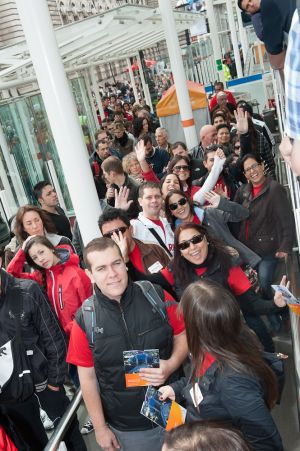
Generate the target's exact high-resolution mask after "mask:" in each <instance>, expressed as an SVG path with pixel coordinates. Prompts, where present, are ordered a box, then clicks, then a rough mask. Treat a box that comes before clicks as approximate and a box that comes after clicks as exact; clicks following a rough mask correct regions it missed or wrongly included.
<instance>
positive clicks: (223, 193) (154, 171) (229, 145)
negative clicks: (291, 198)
mask: <svg viewBox="0 0 300 451" xmlns="http://www.w3.org/2000/svg"><path fill="white" fill-rule="evenodd" d="M222 92H223V91H221V93H222ZM218 97H222V98H221V99H219V100H220V101H218ZM223 97H224V96H223V95H222V96H219V94H218V96H217V109H216V112H215V116H214V119H216V118H218V119H219V120H220V119H221V120H222V119H223V118H225V122H226V123H225V126H224V124H223V123H219V124H218V125H217V128H216V127H215V126H214V125H206V126H204V127H203V128H202V130H201V131H200V137H201V142H200V144H199V147H197V148H196V149H192V150H191V151H190V152H189V151H188V150H187V148H186V146H185V144H184V143H181V142H177V143H174V144H173V145H170V143H169V137H168V135H167V134H165V133H164V130H162V129H160V130H158V129H157V130H158V133H157V134H156V133H155V137H156V138H157V143H158V147H153V142H154V139H153V136H151V134H149V130H150V121H151V117H150V118H149V114H146V113H145V112H143V110H142V109H139V110H137V112H138V113H139V114H140V119H143V116H145V117H146V118H147V123H148V122H149V123H148V128H147V126H146V123H145V125H142V126H143V127H144V132H145V133H144V134H143V136H138V137H137V138H138V139H139V140H138V141H134V138H133V140H132V138H131V136H129V134H128V133H127V132H126V131H125V128H123V125H122V123H121V121H119V119H118V121H116V122H115V123H114V128H113V131H112V132H113V134H114V137H113V136H111V135H110V133H111V132H109V131H108V130H107V129H105V128H103V129H101V130H99V131H98V132H97V133H98V135H97V138H98V139H97V143H96V151H95V154H94V155H93V156H92V158H91V168H92V171H93V175H94V180H95V184H96V187H97V192H98V196H99V202H100V203H101V205H102V207H103V214H102V216H101V217H100V218H99V235H102V238H95V239H94V240H93V241H91V242H90V243H89V244H88V245H87V246H86V247H84V246H83V245H82V240H81V236H80V230H79V227H78V224H76V223H75V226H74V229H73V234H74V236H73V240H74V245H75V246H74V245H73V244H72V242H71V241H70V239H69V238H66V237H64V236H61V235H58V234H57V233H55V231H57V230H58V225H59V224H61V225H62V224H63V223H64V227H65V228H66V217H65V215H64V213H63V212H62V211H61V210H60V209H59V207H58V200H57V196H55V191H54V190H53V187H52V186H51V185H50V184H49V183H47V182H42V184H39V185H38V186H37V187H36V198H37V202H39V204H40V207H41V208H39V207H36V206H30V205H28V206H24V207H21V209H20V210H19V212H18V214H17V215H16V218H15V224H14V232H15V237H14V238H13V245H12V243H10V245H9V246H8V247H7V249H6V253H7V254H9V259H8V260H10V262H9V263H8V265H7V272H8V273H10V274H11V276H10V277H11V278H12V280H17V279H18V278H19V279H20V280H26V279H27V283H32V284H33V285H32V286H34V287H37V286H38V285H39V286H40V288H36V290H37V292H39V293H44V294H43V295H42V299H43V300H42V301H41V296H39V302H43V303H45V302H46V303H47V302H48V301H47V299H48V300H49V305H51V308H50V311H51V315H52V316H51V318H52V319H51V321H54V322H56V326H55V327H56V328H58V329H57V330H60V331H61V339H60V342H61V345H62V347H63V346H64V347H65V349H66V343H67V344H68V353H67V355H66V352H65V353H64V359H63V360H64V364H65V363H66V361H67V362H68V364H69V366H70V367H69V370H68V371H67V366H66V365H65V367H64V375H65V376H67V373H69V377H70V378H71V379H72V380H73V382H74V384H75V386H78V385H80V387H81V390H82V393H83V398H84V401H85V404H86V407H87V410H88V413H89V415H90V421H89V426H88V427H89V431H90V430H95V435H96V440H97V442H98V444H99V445H100V446H101V447H102V448H103V449H107V450H114V449H118V448H120V447H121V448H122V449H124V450H132V449H137V450H139V449H143V450H147V449H149V450H150V449H151V450H153V449H157V450H160V449H162V446H163V441H164V434H163V431H162V430H161V429H160V428H158V427H153V425H152V424H151V422H149V420H146V419H145V418H143V417H142V416H141V414H140V407H141V403H142V400H143V396H144V389H143V388H136V389H131V390H128V389H126V387H125V379H124V366H123V363H124V362H123V351H126V350H133V349H159V352H160V366H159V368H143V369H141V370H140V375H141V377H142V378H143V379H144V380H145V381H146V382H147V383H148V384H151V385H153V386H156V387H162V386H163V388H162V396H163V397H164V396H170V397H173V396H174V394H175V393H176V399H177V396H180V394H181V391H182V389H183V392H184V390H189V388H187V387H189V384H190V383H192V385H191V389H193V387H195V386H196V385H198V387H201V393H202V395H203V403H204V404H203V405H205V406H206V403H207V414H206V413H203V415H202V414H201V415H199V409H197V408H198V405H195V403H194V407H193V406H192V404H191V405H190V400H189V399H188V398H187V397H185V400H186V402H187V404H186V405H187V408H188V417H187V418H188V422H189V421H195V420H201V421H202V420H205V419H206V418H210V419H214V420H223V421H227V422H229V423H230V424H232V425H233V426H234V427H236V428H237V429H239V430H240V431H241V432H242V433H243V434H244V438H245V440H246V442H247V443H248V444H249V446H250V447H252V448H253V449H256V450H264V449H274V450H275V449H276V450H281V449H283V445H282V442H281V438H280V435H279V433H278V430H277V428H276V425H275V424H274V422H273V420H272V418H271V414H270V408H271V407H272V406H273V404H274V401H276V380H275V378H274V375H273V373H272V372H271V370H269V368H268V366H267V365H266V363H265V361H264V359H263V354H262V350H263V349H264V350H267V351H269V352H273V351H274V344H273V341H272V337H271V334H270V332H269V330H268V328H267V326H266V324H265V322H264V321H263V320H262V318H261V315H266V314H268V315H276V317H277V318H278V317H279V315H281V314H282V313H283V312H284V311H285V308H286V307H285V302H284V300H283V297H282V294H281V293H279V292H276V293H275V295H273V294H271V292H270V284H271V283H272V281H273V276H274V270H275V266H276V263H277V262H278V261H279V259H282V258H287V256H288V254H289V253H290V252H291V249H292V243H293V233H291V231H293V228H294V225H293V218H292V213H291V208H290V206H289V204H288V201H287V198H286V195H285V192H284V189H283V188H282V187H281V186H280V185H279V183H278V182H276V180H274V171H273V172H272V171H268V175H265V167H266V166H267V165H266V161H265V158H264V157H265V155H264V154H263V152H262V150H261V148H260V147H259V146H258V145H257V140H256V141H255V139H256V138H257V135H255V134H253V135H251V134H250V135H249V133H248V130H249V126H250V125H249V124H250V120H251V119H250V117H248V113H247V108H246V107H247V105H245V104H242V105H241V106H240V107H238V110H237V112H236V113H235V115H231V116H230V120H232V121H235V122H232V123H229V122H228V120H229V115H228V111H227V113H226V114H225V113H224V112H222V111H221V112H220V111H218V108H219V107H220V109H222V108H223V110H224V108H225V107H226V108H228V106H227V105H226V104H225V103H224V99H223ZM226 99H227V96H226ZM221 107H222V108H221ZM228 110H229V112H230V111H231V108H229V109H228ZM143 121H144V119H143ZM143 121H142V122H143ZM103 125H105V124H102V126H103ZM247 127H248V128H247ZM146 129H147V130H146ZM121 132H122V133H121ZM257 133H261V134H262V132H257ZM233 135H234V136H233ZM243 135H246V139H248V140H249V139H250V142H251V143H252V144H253V143H254V144H253V146H252V147H251V149H252V150H255V149H256V151H255V152H254V153H251V154H245V147H243V139H244V138H245V136H244V137H243ZM259 136H261V135H259ZM259 139H261V138H259ZM265 139H266V138H265ZM251 140H252V141H251ZM125 141H126V142H125ZM131 141H132V142H135V144H134V147H133V149H128V150H130V151H128V152H127V150H126V151H125V150H124V149H125V145H127V144H128V142H131ZM116 142H117V143H119V144H120V146H117V145H116ZM166 144H167V145H166ZM238 144H240V147H239V149H238ZM113 146H114V147H113ZM159 146H166V147H165V149H163V148H162V147H159ZM246 147H247V146H246ZM199 156H201V158H199ZM267 168H270V166H267ZM131 171H132V173H131ZM245 180H247V182H248V183H247V184H245V183H243V182H245ZM51 196H52V200H51V202H50V204H51V205H50V209H49V201H47V199H48V198H51ZM45 199H46V200H45ZM278 202H279V203H280V205H281V211H280V209H279V207H278ZM282 205H284V210H285V211H284V214H283V213H282ZM47 210H48V211H47ZM47 213H48V216H47ZM49 213H50V214H49ZM51 215H52V216H53V215H55V221H56V224H55V223H54V222H55V221H54V222H51ZM60 216H61V218H59V217H60ZM271 225H272V227H271ZM75 249H76V250H77V251H78V254H79V255H78V256H77V255H76V253H75V252H74V250H75ZM79 263H80V264H81V267H83V268H85V271H84V270H83V269H82V268H80V266H79ZM247 266H251V267H252V268H255V269H256V270H257V271H258V279H259V282H260V284H261V289H260V291H258V289H257V285H256V286H255V287H254V285H252V281H251V279H250V278H249V277H248V276H247V274H248V272H247V269H248V268H247ZM252 268H251V269H252ZM14 278H17V279H14ZM4 279H5V278H4ZM30 280H31V281H36V282H37V284H38V285H35V284H34V282H30ZM135 280H136V281H141V280H147V281H150V282H151V283H152V284H153V288H154V290H155V292H156V296H158V297H159V298H160V299H161V301H162V302H163V303H165V306H164V308H163V310H164V311H165V314H164V316H161V315H160V314H159V312H158V311H156V310H155V309H153V308H152V307H151V305H150V304H149V301H148V299H147V296H146V295H145V293H144V292H143V291H142V290H141V288H140V287H139V286H138V285H136V284H134V283H133V282H134V281H135ZM283 283H284V281H283ZM1 284H2V277H1ZM1 286H2V285H1ZM92 286H93V290H92ZM41 290H42V291H41ZM33 291H34V290H33ZM46 297H47V299H46ZM87 299H88V301H87ZM91 299H93V301H91ZM179 301H180V303H179V304H178V302H179ZM47 305H48V304H47ZM193 309H194V310H193ZM85 310H89V311H92V312H93V318H94V321H95V322H94V323H93V332H94V333H93V335H94V338H93V340H94V341H93V343H92V345H91V343H90V342H89V330H88V324H87V323H86V321H85ZM178 312H180V313H178ZM205 315H207V317H206V316H205ZM200 318H202V319H203V321H202V322H201V324H200ZM209 318H210V319H209ZM225 318H226V321H227V322H225ZM0 319H1V318H0ZM33 321H36V318H33ZM49 321H50V320H49ZM221 324H222V325H223V328H222V327H221ZM24 326H25V325H24ZM4 330H5V327H4ZM229 330H230V331H231V333H229ZM24 331H26V328H25V327H24ZM217 331H218V334H217V333H216V332H217ZM233 331H234V334H232V332H233ZM253 332H254V333H253ZM213 338H214V339H215V340H216V341H215V342H214V339H213ZM217 340H219V341H218V344H217ZM250 342H251V343H252V344H251V350H247V349H246V347H245V343H250ZM47 346H48V345H47V344H46V345H45V346H44V347H43V350H42V352H43V354H44V355H45V357H46V359H48V355H49V356H50V354H51V352H52V351H51V349H50V347H49V349H48V348H47ZM243 346H244V347H243ZM188 352H190V353H191V363H192V379H191V382H188V381H187V380H185V379H182V374H183V373H182V371H183V364H184V362H185V360H186V359H187V357H188ZM49 353H50V354H49ZM229 356H231V358H229ZM247 359H248V360H247ZM49 362H50V357H49ZM61 365H62V363H61ZM61 365H60V367H61ZM76 367H77V370H76ZM56 368H58V365H56ZM52 370H53V368H52ZM212 370H213V371H212ZM207 372H209V374H212V380H213V381H214V382H213V384H212V386H211V387H210V386H209V387H208V388H203V387H202V385H201V384H202V382H203V380H204V378H205V377H206V375H207V374H208V373H207ZM223 372H225V373H226V381H228V393H229V394H230V396H231V397H232V399H233V401H234V402H236V403H237V407H234V409H233V410H232V409H230V408H229V407H228V405H227V403H226V402H225V398H226V397H225V395H224V399H223V398H222V397H221V398H220V397H219V398H218V399H217V398H214V399H217V401H216V402H217V404H215V403H213V404H211V403H210V401H209V399H210V396H211V395H212V394H213V396H217V395H216V393H215V392H214V390H215V387H216V385H215V384H222V383H223ZM78 376H79V379H78ZM187 376H188V375H187ZM227 377H228V379H227ZM214 378H215V379H214ZM62 384H63V381H62V379H60V381H59V383H58V385H52V384H51V383H50V384H48V385H47V384H46V385H47V386H46V390H47V400H46V401H43V402H42V401H41V400H39V401H38V403H36V402H35V405H34V409H33V410H34V416H33V418H35V419H36V418H37V415H38V412H39V409H38V408H37V407H42V408H43V409H44V410H45V411H46V413H47V414H48V415H49V416H50V417H51V420H53V422H54V423H55V421H56V420H57V418H59V417H60V416H61V414H62V410H61V408H62V407H63V406H64V408H65V406H66V398H65V393H64V388H63V385H62ZM169 384H170V385H169ZM237 384H238V386H239V385H240V389H239V390H238V389H237V388H236V387H237ZM98 385H99V386H98ZM99 387H100V393H99ZM170 387H171V388H170ZM173 387H174V388H173ZM176 387H178V388H176ZM270 387H271V388H270ZM44 390H45V388H44ZM57 393H60V396H61V400H60V401H58V402H57V403H56V407H57V409H56V410H55V412H54V410H53V406H52V404H53V403H54V402H55V401H54V400H55V396H56V397H57V396H58V394H57ZM248 394H249V396H250V397H251V396H252V397H253V403H254V404H253V411H252V412H251V413H247V412H244V410H245V409H244V407H243V406H242V404H241V403H240V398H241V397H243V396H245V399H248V398H247V396H248ZM206 396H207V398H206ZM228 396H229V395H228ZM33 397H35V394H33ZM32 399H33V398H32ZM56 399H58V398H56ZM63 399H64V401H63ZM251 399H252V398H251ZM201 402H202V401H200V410H201ZM234 402H233V404H232V405H235V404H234ZM0 406H1V397H0ZM32 406H33V403H32ZM32 406H31V407H30V408H33V407H32ZM3 409H4V411H5V412H6V413H7V414H8V417H9V416H10V415H11V417H12V418H13V419H12V420H11V421H12V423H14V422H16V423H18V421H17V420H16V418H15V417H14V415H13V413H12V410H13V409H12V410H10V408H9V407H7V406H4V407H3ZM195 409H196V411H195ZM25 410H26V409H25ZM204 410H205V412H206V407H205V409H204ZM197 411H198V413H197ZM1 412H2V406H1ZM236 412H238V413H236ZM241 412H242V413H243V415H242V413H241ZM54 416H55V418H54ZM250 423H251V424H252V425H254V426H252V427H250ZM258 426H260V427H258ZM17 429H18V434H17V435H18V439H19V441H20V442H22V441H23V444H22V446H23V448H22V447H20V449H21V450H23V449H24V450H26V451H27V448H26V446H28V443H26V441H27V442H28V440H29V438H28V434H27V433H26V431H24V428H22V427H19V428H17ZM37 430H38V432H37V434H34V433H32V434H31V436H30V444H29V449H30V446H31V447H32V449H42V448H41V443H42V442H43V443H45V435H43V434H44V431H43V428H42V423H41V421H39V422H38V427H37ZM37 435H40V438H39V439H37V438H36V436H37ZM78 435H79V429H78V423H77V422H76V420H75V421H74V422H73V423H72V427H71V431H70V433H69V435H68V436H67V437H66V441H67V445H68V446H69V447H70V449H85V445H84V442H83V440H82V439H81V437H80V435H79V437H80V438H78ZM74 436H76V437H77V440H78V441H77V444H75V445H74V441H73V438H74ZM20 437H21V439H20ZM41 437H43V438H42V439H41ZM267 442H268V443H269V445H268V446H269V448H266V443H267ZM33 444H34V445H33ZM166 446H168V445H166ZM245 446H247V445H245ZM34 447H36V448H34ZM163 449H168V448H166V447H165V448H163ZM245 449H246V448H245Z"/></svg>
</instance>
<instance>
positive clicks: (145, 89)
mask: <svg viewBox="0 0 300 451" xmlns="http://www.w3.org/2000/svg"><path fill="white" fill-rule="evenodd" d="M136 61H137V64H138V68H139V73H140V77H141V82H142V87H143V91H144V99H145V100H146V103H147V105H149V106H150V108H151V112H152V113H153V106H152V101H151V96H150V93H149V89H148V85H147V83H146V80H145V76H144V71H143V66H142V61H141V58H140V55H139V53H138V54H137V55H136Z"/></svg>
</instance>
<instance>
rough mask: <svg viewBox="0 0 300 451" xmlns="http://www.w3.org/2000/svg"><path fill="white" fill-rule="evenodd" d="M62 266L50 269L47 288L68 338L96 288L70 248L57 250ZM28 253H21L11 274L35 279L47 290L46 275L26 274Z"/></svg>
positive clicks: (10, 267)
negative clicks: (44, 278) (93, 288)
mask: <svg viewBox="0 0 300 451" xmlns="http://www.w3.org/2000/svg"><path fill="white" fill-rule="evenodd" d="M56 249H57V251H58V256H59V258H60V260H61V261H60V262H59V263H58V264H57V265H55V266H52V267H51V268H49V269H46V270H45V272H46V288H47V294H48V297H49V300H50V303H51V305H52V307H53V309H54V311H55V313H56V315H57V317H58V320H59V322H60V324H61V326H62V327H63V329H64V331H65V332H66V334H67V335H70V332H71V328H72V322H73V318H74V316H75V313H76V312H77V310H78V309H79V307H81V304H82V303H83V301H85V300H86V299H87V298H88V297H90V296H91V294H92V284H91V281H90V279H89V277H88V276H87V275H86V273H85V271H84V270H83V269H81V268H80V267H79V257H78V255H76V254H74V253H73V251H72V249H71V248H70V247H69V246H67V245H61V246H57V248H56ZM25 261H26V258H25V253H24V251H23V250H22V249H19V250H18V252H17V253H16V255H15V257H14V258H13V259H12V261H11V262H10V263H9V265H8V267H7V272H8V273H10V274H12V275H13V276H14V277H17V278H19V279H32V280H35V281H36V282H37V283H38V284H39V285H41V286H43V279H42V273H41V272H40V271H38V270H35V271H33V272H32V273H26V272H23V267H24V263H25Z"/></svg>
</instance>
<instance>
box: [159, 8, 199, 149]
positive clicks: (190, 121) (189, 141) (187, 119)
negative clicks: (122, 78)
mask: <svg viewBox="0 0 300 451" xmlns="http://www.w3.org/2000/svg"><path fill="white" fill-rule="evenodd" d="M159 9H160V12H161V17H162V23H163V26H164V31H165V38H166V42H167V47H168V53H169V58H170V63H171V69H172V72H173V76H174V82H175V87H176V94H177V100H178V105H179V111H180V116H181V124H182V127H183V131H184V136H185V140H186V145H187V147H188V149H192V148H193V147H195V146H196V145H197V144H198V137H197V132H196V127H195V120H194V116H193V111H192V106H191V101H190V96H189V92H188V88H187V83H186V78H185V72H184V66H183V61H182V56H181V49H180V46H179V40H178V36H177V33H176V25H175V19H174V14H173V9H172V5H171V1H170V0H159Z"/></svg>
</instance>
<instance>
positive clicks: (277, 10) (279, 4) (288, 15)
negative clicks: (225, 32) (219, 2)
mask: <svg viewBox="0 0 300 451" xmlns="http://www.w3.org/2000/svg"><path fill="white" fill-rule="evenodd" d="M238 6H239V7H240V9H242V10H243V11H245V12H247V13H248V14H250V15H253V14H257V13H260V15H261V23H262V36H263V40H264V44H265V46H266V50H267V52H268V54H269V59H270V63H271V65H272V67H273V69H283V64H284V59H285V48H286V46H287V35H288V33H289V31H290V27H291V22H292V17H293V14H294V11H295V8H296V0H284V1H283V0H238Z"/></svg>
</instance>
